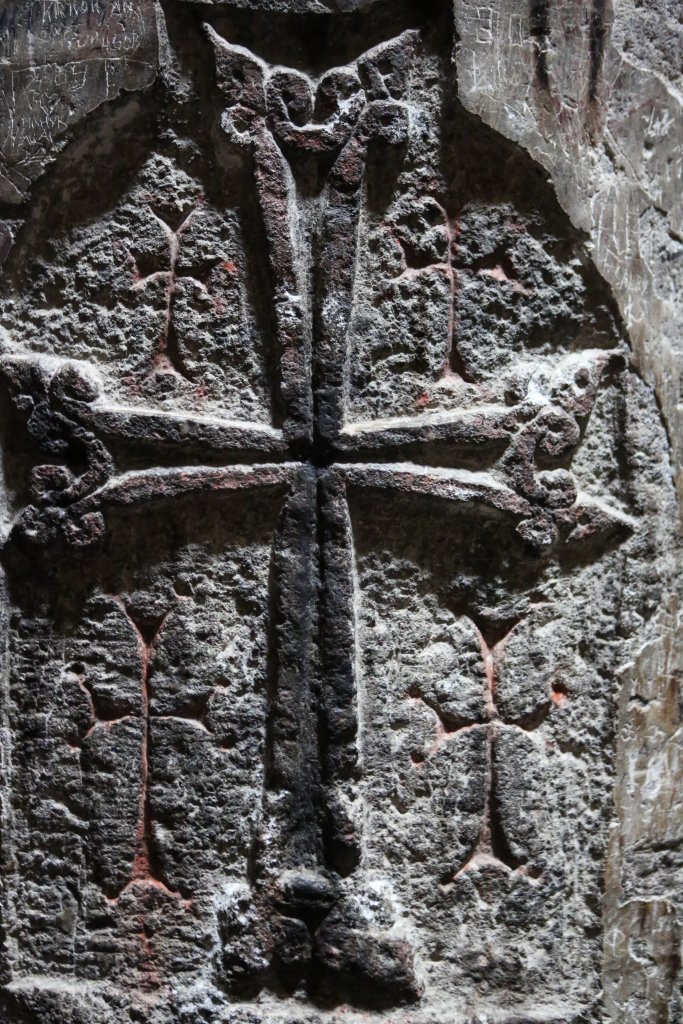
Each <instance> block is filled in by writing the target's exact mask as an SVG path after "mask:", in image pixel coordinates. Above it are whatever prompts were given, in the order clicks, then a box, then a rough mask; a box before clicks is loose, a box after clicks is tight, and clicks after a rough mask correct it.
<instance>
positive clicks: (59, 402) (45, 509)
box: [0, 356, 114, 547]
mask: <svg viewBox="0 0 683 1024" xmlns="http://www.w3.org/2000/svg"><path fill="white" fill-rule="evenodd" d="M0 374H1V375H2V377H4V379H5V381H6V382H7V384H8V385H9V389H10V392H11V395H12V398H13V402H14V405H15V407H16V408H17V410H18V411H19V412H20V413H21V414H22V415H24V416H26V417H27V430H28V433H29V435H30V436H31V437H32V439H33V440H34V442H35V443H36V446H37V448H38V450H39V451H40V452H41V453H43V454H44V455H46V456H47V457H48V458H50V459H53V460H55V461H52V462H48V463H45V464H42V465H38V466H35V467H34V468H33V470H32V471H31V476H30V488H29V490H30V495H31V499H32V502H33V503H32V504H30V505H28V506H27V507H26V508H25V509H24V510H23V511H22V513H21V515H20V517H19V519H18V521H17V522H16V523H15V525H14V528H13V532H14V533H15V534H16V535H17V536H18V537H19V538H21V539H22V540H24V541H27V542H29V543H31V544H37V545H44V544H49V543H51V542H54V541H66V542H67V543H68V544H70V545H73V546H75V547H87V546H88V545H90V544H92V543H94V542H95V541H97V540H99V538H100V537H101V536H102V535H103V533H104V529H105V524H104V518H103V516H102V514H101V513H100V512H99V510H96V509H92V510H83V509H81V507H80V502H81V501H82V500H84V499H85V498H87V497H88V496H89V495H91V494H92V493H93V492H94V491H95V490H96V489H97V488H98V487H100V486H101V485H102V484H104V483H105V482H106V481H107V480H108V479H109V477H110V476H111V475H112V473H113V471H114V463H113V461H112V458H111V456H110V454H109V452H108V451H107V449H106V447H105V446H104V444H103V443H102V442H101V441H100V440H99V439H98V438H97V437H95V435H94V434H93V433H92V432H91V431H90V430H88V429H87V427H85V426H83V425H82V424H81V423H79V422H78V417H77V415H74V410H75V408H77V407H78V406H80V405H83V404H84V403H86V404H87V403H90V402H92V401H93V400H94V399H95V398H96V397H97V395H98V393H99V385H98V382H97V381H96V379H95V378H94V376H93V375H92V373H89V372H86V371H85V370H84V369H83V368H80V367H77V366H75V365H74V364H67V365H64V366H61V367H60V368H59V369H58V370H56V371H51V370H50V369H49V368H47V367H44V366H42V365H41V364H40V363H37V362H32V361H28V360H18V359H12V358H11V357H9V356H7V357H5V358H4V359H3V360H2V363H1V364H0ZM72 467H74V468H72ZM75 467H78V468H75Z"/></svg>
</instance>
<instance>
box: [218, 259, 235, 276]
mask: <svg viewBox="0 0 683 1024" xmlns="http://www.w3.org/2000/svg"><path fill="white" fill-rule="evenodd" d="M221 266H222V267H223V270H225V271H226V272H227V273H228V274H235V273H236V272H237V266H236V264H235V263H233V262H232V260H224V261H223V263H221Z"/></svg>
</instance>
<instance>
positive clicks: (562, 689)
mask: <svg viewBox="0 0 683 1024" xmlns="http://www.w3.org/2000/svg"><path fill="white" fill-rule="evenodd" d="M551 690H552V700H553V702H554V703H555V704H557V705H558V706H559V707H562V705H563V704H566V703H567V700H568V699H569V691H568V690H567V687H566V686H565V684H564V683H559V682H555V683H553V684H552V687H551Z"/></svg>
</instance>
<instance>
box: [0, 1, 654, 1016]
mask: <svg viewBox="0 0 683 1024" xmlns="http://www.w3.org/2000/svg"><path fill="white" fill-rule="evenodd" d="M164 12H165V19H164V45H163V47H162V50H163V53H164V63H163V64H162V71H161V73H160V76H159V81H158V82H157V83H156V84H155V85H154V86H153V87H152V88H151V89H150V90H148V93H147V95H146V96H145V97H143V98H142V99H140V98H138V101H137V102H136V104H135V105H134V106H133V105H132V106H131V107H130V110H129V111H128V113H127V114H126V116H125V117H122V119H121V124H122V129H121V131H122V133H123V134H122V135H121V136H119V137H118V138H117V139H116V141H114V140H112V139H111V138H108V137H107V135H106V133H105V132H102V131H98V127H97V123H96V118H97V115H96V114H95V115H93V118H94V119H95V120H94V121H92V122H91V125H92V128H91V135H90V136H88V134H87V133H88V130H89V129H88V128H87V126H86V136H85V138H86V141H87V140H88V139H89V140H90V141H89V142H88V145H89V147H90V148H89V149H88V153H89V158H88V163H87V166H86V165H85V164H84V160H83V153H84V152H85V149H84V141H83V139H81V140H80V141H79V143H78V145H76V144H74V146H72V147H68V148H67V149H66V150H65V151H64V153H63V154H61V156H60V157H59V159H58V160H57V162H56V164H55V167H54V169H53V170H51V172H50V174H49V175H48V176H47V178H46V179H45V181H44V182H43V183H41V184H40V186H39V190H40V191H39V194H38V193H37V195H38V198H36V200H35V201H34V203H33V206H32V207H31V208H30V210H29V211H28V213H27V216H26V220H25V222H24V225H23V227H22V228H21V230H20V231H19V232H18V235H17V239H16V243H15V245H14V248H13V250H12V252H11V254H10V256H9V259H8V261H7V264H6V270H5V276H4V278H3V281H2V285H1V291H0V325H1V326H2V359H1V364H0V370H1V373H2V381H3V389H4V391H3V393H4V396H5V397H4V401H5V405H4V409H3V430H4V446H5V453H6V454H5V491H6V495H7V497H6V502H5V503H6V507H7V515H6V536H7V539H6V543H5V548H4V556H3V558H4V567H5V573H6V587H7V593H8V604H9V608H10V612H9V615H8V618H7V622H6V629H7V637H8V640H7V652H6V678H7V683H6V690H5V695H4V697H5V708H4V712H3V714H4V720H3V721H4V725H3V729H4V736H5V739H6V742H7V757H6V762H5V769H6V771H5V776H4V780H3V781H4V786H5V791H4V792H5V796H4V805H3V806H4V814H5V823H4V838H3V858H4V860H3V870H4V872H5V876H6V877H7V878H8V879H9V880H10V881H9V884H8V885H7V888H6V895H5V900H4V904H3V912H4V920H3V929H4V935H5V947H4V962H3V976H2V982H3V984H4V986H5V987H4V999H5V1004H4V1007H5V1010H6V1012H7V1013H8V1014H9V1015H10V1018H9V1019H10V1020H12V1021H14V1020H17V1021H19V1020H22V1021H23V1020H31V1021H33V1020H36V1021H37V1020H50V1021H52V1020H54V1021H55V1022H56V1021H58V1020H62V1019H66V1016H68V1015H69V1014H70V1015H71V1016H68V1019H70V1020H71V1019H73V1020H83V1021H85V1020H88V1021H95V1022H99V1021H102V1022H110V1021H112V1022H113V1021H126V1022H128V1021H130V1022H133V1021H136V1022H145V1024H147V1022H149V1024H156V1022H160V1024H161V1022H168V1024H171V1022H177V1021H182V1022H187V1024H189V1022H191V1021H192V1022H194V1021H199V1020H201V1021H209V1022H216V1024H218V1022H224V1021H235V1022H237V1021H250V1022H251V1021H253V1022H261V1021H263V1022H269V1021H281V1022H284V1021H293V1020H302V1021H311V1022H313V1021H316V1022H318V1021H322V1020H325V1019H331V1020H341V1019H342V1017H343V1019H344V1020H358V1021H360V1020H363V1021H367V1020H373V1019H377V1020H379V1019H386V1020H388V1019H391V1020H392V1021H393V1020H401V1021H403V1020H405V1021H406V1022H409V1021H415V1022H416V1024H417V1022H420V1024H422V1022H424V1024H427V1022H430V1024H431V1022H443V1024H446V1022H449V1024H450V1022H452V1021H456V1020H457V1021H463V1022H466V1021H467V1022H473V1021H481V1022H483V1021H489V1020H496V1021H508V1022H509V1024H512V1022H513V1021H516V1022H522V1021H544V1022H548V1024H550V1022H556V1024H560V1022H562V1024H569V1022H570V1021H579V1020H581V1021H595V1022H597V1021H599V1020H601V1019H602V1018H601V1016H600V1014H601V1009H600V998H601V997H600V988H601V986H600V978H599V956H600V944H601V941H602V925H601V886H602V872H603V867H604V857H605V849H606V842H607V837H608V830H609V824H610V820H611V814H612V811H611V803H610V800H611V788H610V787H611V785H612V781H613V779H612V776H613V753H612V746H613V741H614V730H615V715H616V697H617V692H618V687H619V667H620V665H621V664H622V663H623V662H624V661H625V659H627V657H628V654H629V651H630V650H631V649H632V648H633V645H634V644H637V643H638V642H640V638H641V637H642V636H643V635H644V633H643V631H644V630H646V629H647V623H648V621H649V620H650V619H651V618H652V616H653V614H654V612H655V611H656V610H657V607H658V603H659V600H660V596H661V587H662V570H661V567H660V561H659V560H660V559H661V555H662V550H663V545H665V540H666V536H667V533H666V530H667V528H666V526H665V525H664V524H666V523H667V522H669V521H672V519H673V513H672V509H673V507H674V506H673V501H674V498H673V491H672V486H671V480H670V471H669V467H668V462H667V459H666V458H662V455H661V453H662V452H666V451H667V441H666V436H665V433H664V429H663V426H662V423H661V421H660V418H659V414H658V410H657V406H656V403H655V401H654V398H653V396H652V394H651V393H650V391H649V390H648V388H647V387H646V386H645V385H644V384H643V382H642V381H641V380H640V378H639V377H638V375H637V373H636V371H635V369H634V368H633V366H632V365H631V359H630V353H629V348H628V342H627V338H626V336H625V334H624V331H623V328H622V326H621V323H620V320H619V317H618V314H617V312H616V309H615V307H614V304H613V302H612V299H611V297H610V295H609V291H608V289H607V287H606V285H605V284H604V282H603V281H602V280H601V279H600V277H599V275H598V273H597V271H596V270H595V268H594V266H593V265H592V263H591V260H590V256H589V254H588V252H587V251H586V248H585V246H584V244H583V241H582V239H581V238H580V237H579V236H578V234H577V233H576V232H575V231H574V229H573V228H572V227H571V225H570V224H569V223H568V221H567V219H566V217H565V216H564V215H563V214H562V212H561V210H560V208H559V206H558V205H557V202H556V199H555V197H554V195H553V194H552V190H551V189H550V187H549V185H548V184H547V182H546V181H545V179H544V176H543V175H542V173H541V172H540V170H539V168H538V167H536V166H535V165H534V164H533V163H532V161H531V160H530V159H529V158H528V157H527V156H526V155H525V154H524V153H523V152H522V151H521V150H519V149H517V148H516V147H514V146H513V145H512V144H510V143H508V142H506V141H505V140H503V139H501V138H499V137H497V136H496V135H495V133H493V132H492V131H491V130H489V129H488V128H486V126H485V125H484V124H483V123H481V122H480V121H478V120H477V119H476V118H474V117H473V116H472V115H470V114H468V113H467V112H466V111H465V110H464V108H463V107H461V106H460V105H459V103H458V101H457V99H456V90H455V86H454V80H453V69H452V65H451V43H452V40H451V27H450V23H449V18H448V5H446V4H444V5H443V9H442V8H441V7H440V6H438V5H437V6H436V7H435V10H434V12H433V13H431V14H430V15H429V16H426V15H425V14H424V12H422V11H421V6H420V5H418V4H415V5H411V4H402V5H400V10H399V11H398V14H396V13H394V14H393V15H390V13H389V12H388V11H387V10H386V9H385V6H384V5H383V4H381V3H380V4H376V5H369V9H368V10H364V11H361V12H356V13H355V14H351V13H349V14H340V13H334V14H333V13H331V12H328V13H327V14H324V15H323V14H321V13H310V12H309V13H302V12H295V13H293V14H288V13H287V12H275V13H273V15H272V23H270V25H269V23H268V22H266V21H264V20H263V17H257V16H256V15H254V16H251V17H250V16H248V14H247V15H245V13H244V12H241V11H240V10H239V5H235V7H234V8H233V7H232V6H231V5H230V4H215V5H211V4H172V3H169V4H165V5H164ZM325 26H326V27H325ZM335 26H336V27H335ZM288 54H289V60H288ZM38 836H39V837H40V838H39V839H37V837H38ZM60 1015H64V1016H60Z"/></svg>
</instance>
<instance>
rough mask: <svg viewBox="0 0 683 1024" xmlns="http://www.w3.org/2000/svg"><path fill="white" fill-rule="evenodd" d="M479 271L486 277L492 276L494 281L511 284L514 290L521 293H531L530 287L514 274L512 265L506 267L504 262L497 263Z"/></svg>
mask: <svg viewBox="0 0 683 1024" xmlns="http://www.w3.org/2000/svg"><path fill="white" fill-rule="evenodd" d="M479 273H480V274H483V275H484V276H485V277H492V278H493V280H494V281H500V282H501V284H506V285H509V287H510V288H512V290H513V291H514V292H519V293H520V295H530V294H531V293H530V291H529V289H528V288H526V287H525V286H524V285H523V284H522V282H521V281H520V280H519V279H518V278H517V277H515V276H514V271H512V269H511V265H510V266H509V267H508V268H507V269H506V267H505V266H504V265H503V263H497V264H496V265H495V266H494V267H482V268H481V270H480V271H479Z"/></svg>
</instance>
